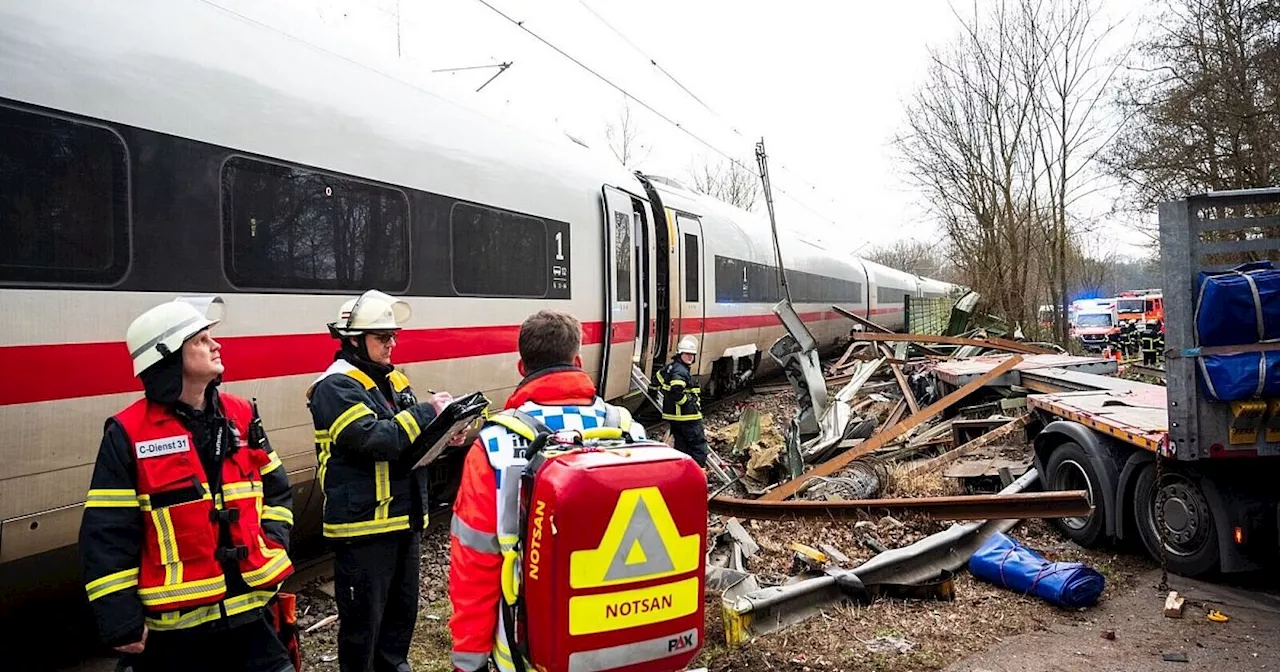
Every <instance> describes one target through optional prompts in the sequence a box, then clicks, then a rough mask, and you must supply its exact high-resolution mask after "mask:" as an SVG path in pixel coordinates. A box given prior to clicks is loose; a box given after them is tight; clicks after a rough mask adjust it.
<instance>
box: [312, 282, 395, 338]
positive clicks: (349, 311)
mask: <svg viewBox="0 0 1280 672" xmlns="http://www.w3.org/2000/svg"><path fill="white" fill-rule="evenodd" d="M410 314H412V311H411V310H410V308H409V304H408V303H406V302H405V301H402V300H401V299H397V298H395V297H393V296H389V295H387V294H384V293H382V292H380V291H378V290H376V289H371V290H369V291H367V292H365V293H364V294H361V295H360V296H359V297H358V298H355V299H349V300H348V301H346V302H345V303H343V304H342V308H340V309H339V310H338V320H337V321H336V322H330V323H329V332H330V333H332V334H333V335H334V337H335V338H342V337H345V336H358V335H360V334H361V333H363V332H366V331H398V330H399V329H400V328H401V325H403V324H404V323H405V322H407V321H409V315H410Z"/></svg>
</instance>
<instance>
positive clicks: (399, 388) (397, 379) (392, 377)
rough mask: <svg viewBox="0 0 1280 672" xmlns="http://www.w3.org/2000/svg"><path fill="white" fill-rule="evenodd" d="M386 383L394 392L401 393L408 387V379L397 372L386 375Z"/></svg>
mask: <svg viewBox="0 0 1280 672" xmlns="http://www.w3.org/2000/svg"><path fill="white" fill-rule="evenodd" d="M387 381H388V382H390V383H391V389H393V390H395V391H396V392H403V391H404V390H405V388H407V387H409V377H408V376H406V375H404V374H403V373H400V372H399V371H392V372H391V373H388V374H387Z"/></svg>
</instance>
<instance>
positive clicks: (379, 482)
mask: <svg viewBox="0 0 1280 672" xmlns="http://www.w3.org/2000/svg"><path fill="white" fill-rule="evenodd" d="M373 493H374V497H376V498H377V499H378V508H377V509H375V510H374V512H373V519H374V520H386V519H387V516H389V515H391V463H390V462H374V463H373Z"/></svg>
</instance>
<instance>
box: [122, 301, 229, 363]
mask: <svg viewBox="0 0 1280 672" xmlns="http://www.w3.org/2000/svg"><path fill="white" fill-rule="evenodd" d="M215 304H216V305H217V306H218V311H217V312H218V313H219V316H220V315H221V312H222V307H223V304H222V298H221V297H218V296H211V297H208V296H206V297H178V298H176V299H174V300H173V301H170V302H168V303H162V304H160V305H158V306H156V307H155V308H152V309H151V310H148V311H147V312H145V313H143V314H141V315H139V316H138V317H137V319H135V320H134V321H133V322H132V323H130V324H129V330H128V331H127V332H125V337H124V342H125V345H127V346H128V347H129V356H131V357H132V358H133V375H135V376H137V375H139V374H141V373H142V372H143V371H146V370H147V369H148V368H150V367H151V366H152V365H154V364H155V363H157V362H159V361H160V360H162V359H164V358H165V357H168V356H169V355H170V354H172V353H175V352H177V351H179V350H180V349H182V344H183V343H186V342H187V339H189V338H191V337H192V336H195V335H196V334H198V333H200V332H201V331H203V330H204V329H206V328H208V327H212V326H213V325H215V324H217V323H218V322H220V321H221V320H220V319H210V318H209V309H210V308H211V307H212V306H213V305H215Z"/></svg>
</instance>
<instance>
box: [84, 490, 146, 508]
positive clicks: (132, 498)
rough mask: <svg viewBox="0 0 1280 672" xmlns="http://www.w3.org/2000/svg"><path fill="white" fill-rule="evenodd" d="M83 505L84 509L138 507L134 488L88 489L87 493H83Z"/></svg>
mask: <svg viewBox="0 0 1280 672" xmlns="http://www.w3.org/2000/svg"><path fill="white" fill-rule="evenodd" d="M84 507H85V508H86V509H90V508H101V509H113V508H125V509H136V508H138V493H137V491H136V490H129V489H124V488H119V489H111V488H100V489H94V490H90V491H89V492H88V494H86V495H85V498H84Z"/></svg>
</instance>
